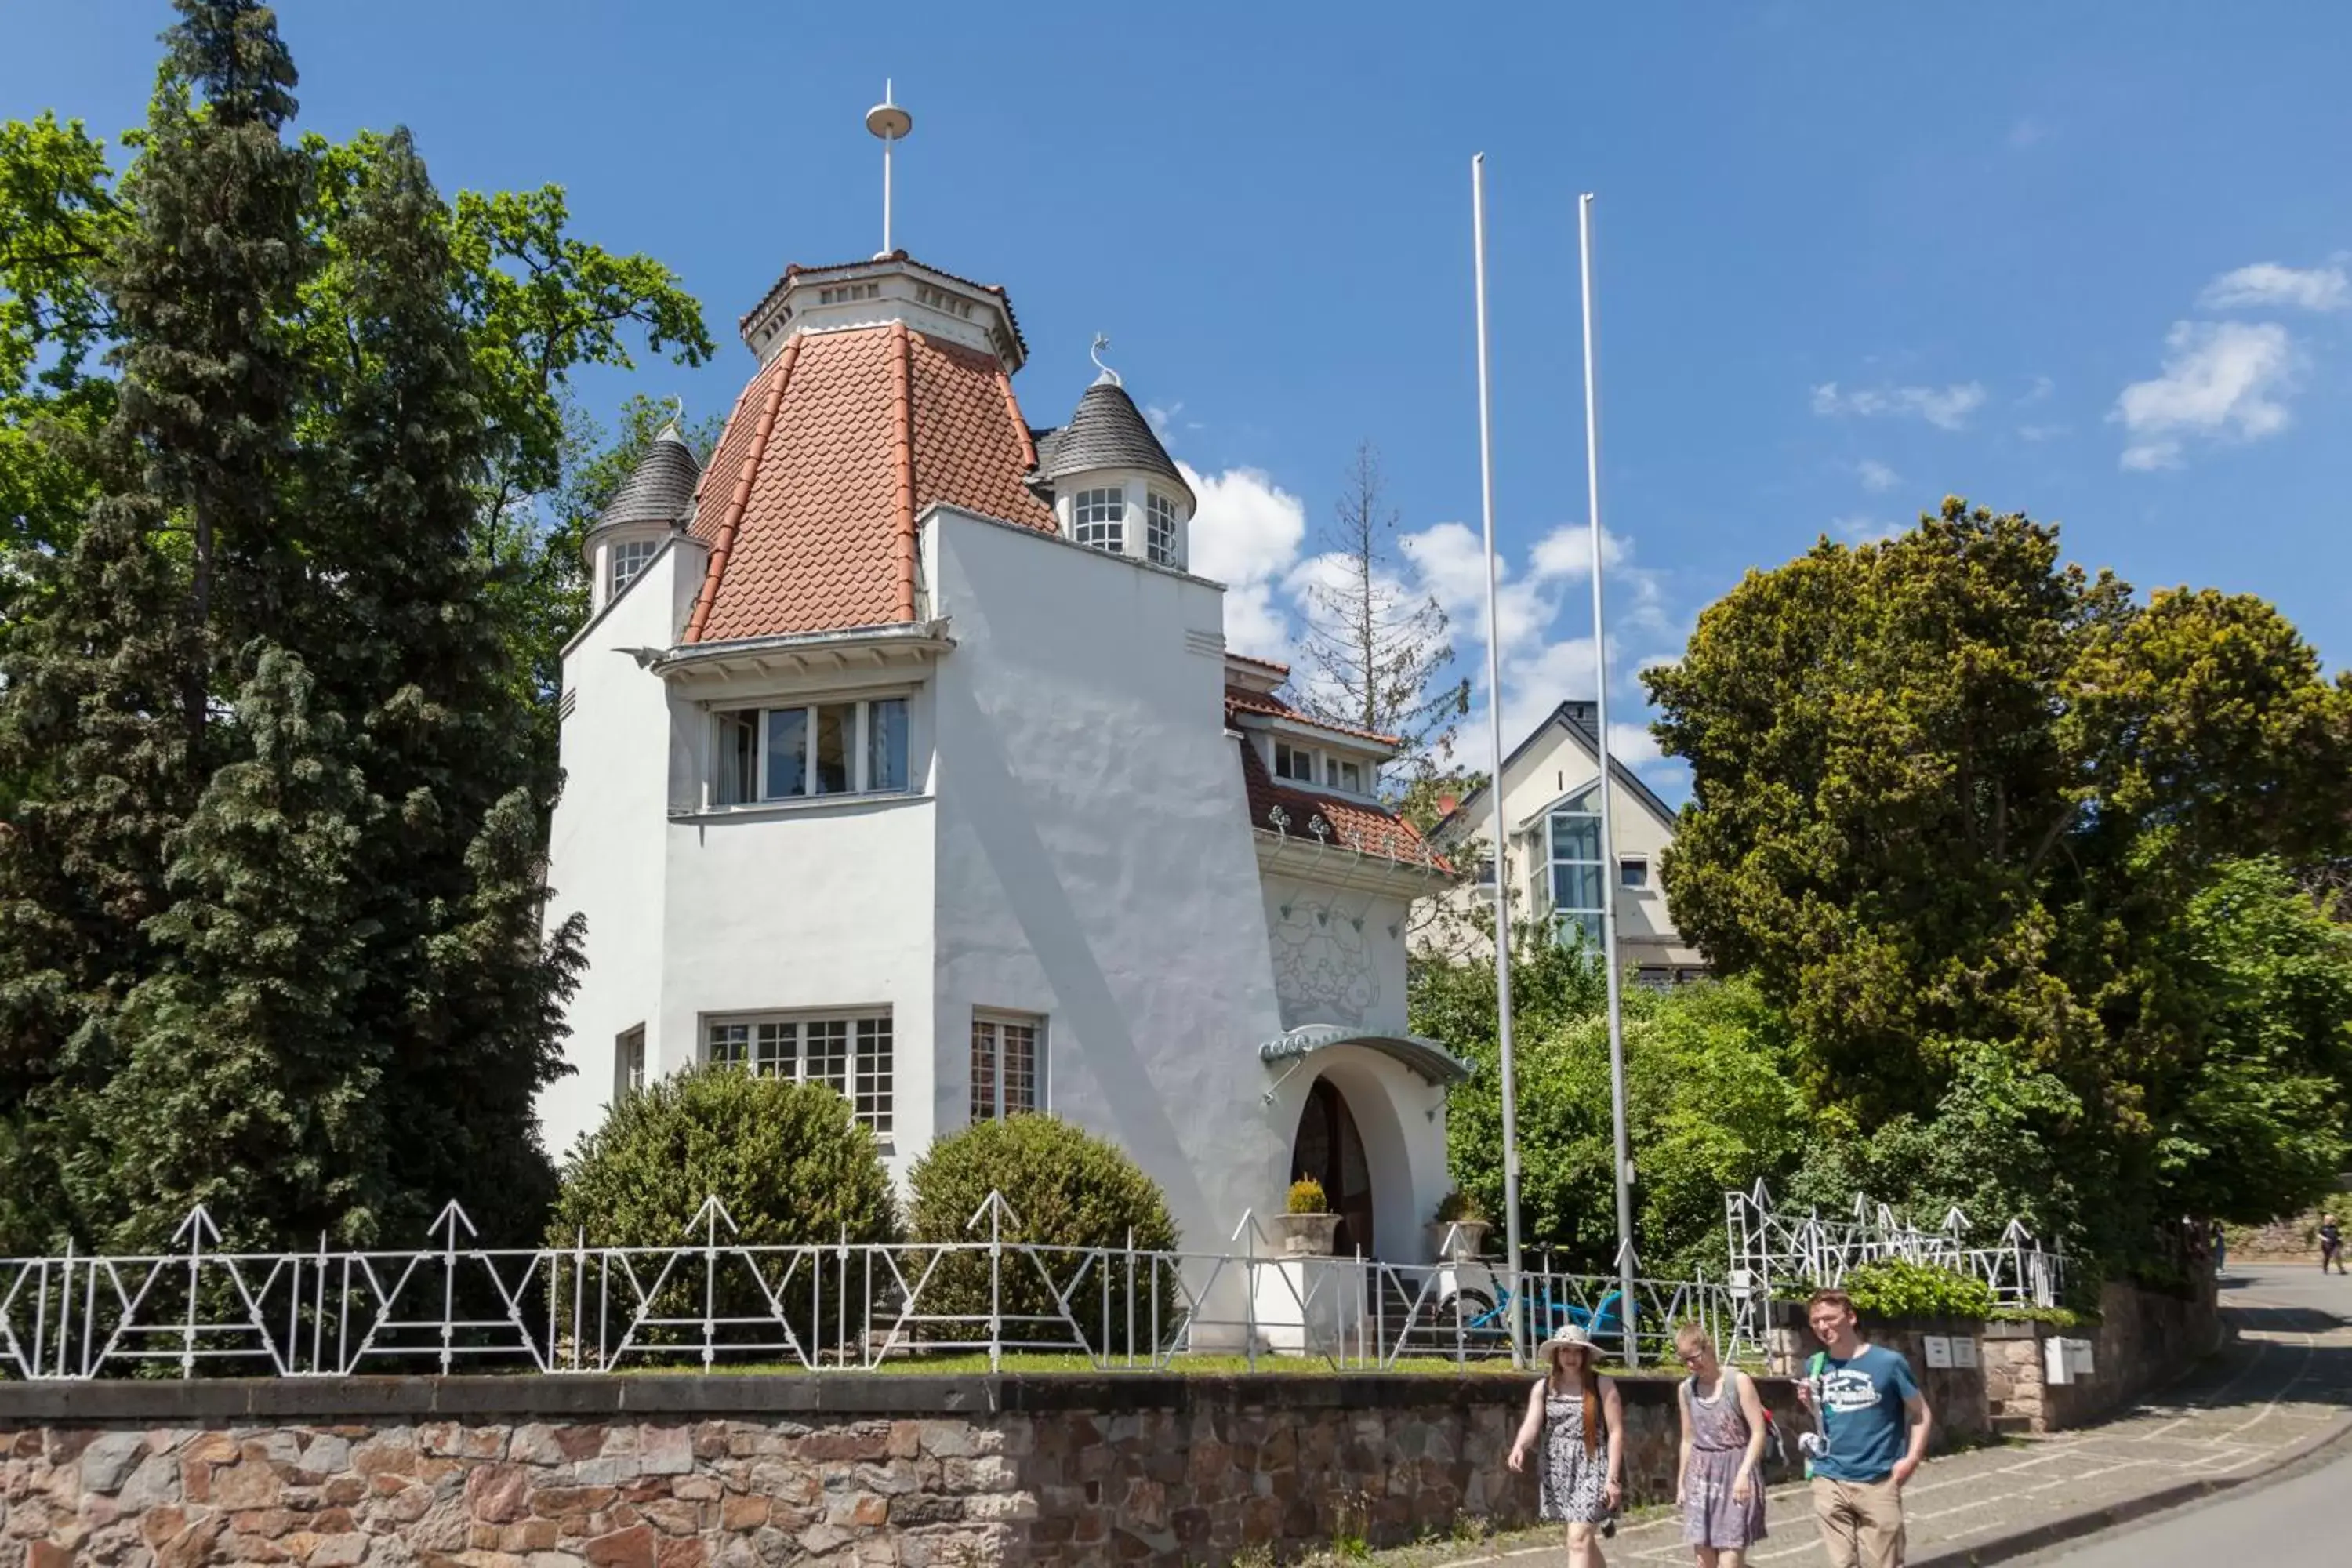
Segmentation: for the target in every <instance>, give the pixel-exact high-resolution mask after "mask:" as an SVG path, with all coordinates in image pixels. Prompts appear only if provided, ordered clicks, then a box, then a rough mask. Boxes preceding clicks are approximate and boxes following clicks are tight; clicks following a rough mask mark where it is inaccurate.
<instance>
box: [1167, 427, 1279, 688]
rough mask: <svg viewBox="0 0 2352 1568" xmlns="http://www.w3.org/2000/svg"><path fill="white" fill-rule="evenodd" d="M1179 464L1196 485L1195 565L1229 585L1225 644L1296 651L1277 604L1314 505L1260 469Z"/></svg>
mask: <svg viewBox="0 0 2352 1568" xmlns="http://www.w3.org/2000/svg"><path fill="white" fill-rule="evenodd" d="M1176 467H1177V468H1178V469H1179V470H1180V471H1181V473H1182V474H1183V476H1184V482H1185V483H1187V484H1189V485H1191V486H1192V494H1193V496H1194V497H1195V498H1197V500H1199V503H1200V504H1199V507H1198V509H1197V510H1195V511H1194V512H1193V514H1192V561H1191V565H1192V570H1193V571H1194V572H1196V573H1198V574H1201V575H1202V576H1203V577H1210V578H1214V579H1215V580H1216V581H1218V582H1220V583H1223V584H1224V585H1225V642H1226V645H1227V646H1228V647H1232V648H1233V649H1234V651H1235V652H1237V653H1249V654H1255V655H1257V656H1259V657H1260V658H1278V659H1287V658H1289V657H1290V650H1291V635H1290V621H1289V616H1288V614H1287V612H1286V610H1285V608H1284V607H1283V606H1282V605H1277V604H1276V602H1275V593H1276V588H1277V586H1278V585H1280V584H1282V583H1283V581H1284V580H1285V579H1286V578H1287V577H1288V576H1289V575H1290V574H1291V572H1292V571H1293V570H1294V569H1296V567H1297V563H1298V551H1299V547H1300V546H1301V545H1302V544H1304V543H1305V542H1306V540H1307V509H1306V507H1305V505H1304V504H1303V503H1301V502H1300V500H1299V499H1298V498H1297V496H1295V495H1292V494H1291V493H1290V492H1289V491H1288V490H1286V489H1283V488H1282V487H1281V486H1279V485H1277V484H1276V483H1275V482H1274V481H1273V480H1272V479H1269V478H1268V477H1267V476H1266V475H1265V473H1263V472H1262V471H1260V470H1258V469H1256V468H1228V469H1226V470H1225V471H1224V472H1223V473H1221V474H1203V473H1202V472H1201V471H1200V470H1198V469H1197V468H1193V467H1192V466H1191V465H1190V464H1188V463H1184V462H1181V461H1180V462H1179V463H1178V464H1177V465H1176Z"/></svg>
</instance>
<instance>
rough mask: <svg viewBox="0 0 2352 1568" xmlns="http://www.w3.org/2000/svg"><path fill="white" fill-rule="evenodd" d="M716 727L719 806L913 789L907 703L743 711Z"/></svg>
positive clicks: (887, 700) (881, 700)
mask: <svg viewBox="0 0 2352 1568" xmlns="http://www.w3.org/2000/svg"><path fill="white" fill-rule="evenodd" d="M714 720H715V723H714V731H713V738H712V755H711V775H712V776H711V791H710V795H711V803H712V804H713V805H756V804H758V803H760V802H762V801H772V800H806V799H811V798H814V797H815V796H819V795H904V794H905V793H906V792H907V790H908V761H907V700H906V699H905V698H903V697H868V698H862V699H859V700H855V701H838V702H812V703H807V704H804V705H803V704H796V705H794V706H793V707H790V708H738V709H730V710H726V711H724V712H720V713H719V714H716V715H715V716H714Z"/></svg>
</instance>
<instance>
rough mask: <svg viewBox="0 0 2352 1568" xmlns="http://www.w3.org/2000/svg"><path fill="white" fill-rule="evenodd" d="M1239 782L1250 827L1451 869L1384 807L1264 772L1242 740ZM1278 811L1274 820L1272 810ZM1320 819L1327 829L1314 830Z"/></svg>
mask: <svg viewBox="0 0 2352 1568" xmlns="http://www.w3.org/2000/svg"><path fill="white" fill-rule="evenodd" d="M1239 750H1240V752H1241V754H1242V781H1243V784H1244V787H1245V788H1246V790H1247V792H1248V795H1249V816H1250V826H1252V827H1255V828H1259V829H1262V830H1264V831H1265V832H1268V833H1276V832H1278V833H1281V834H1283V835H1285V836H1286V837H1291V838H1297V839H1300V840H1302V841H1306V842H1309V843H1313V842H1318V841H1319V842H1323V843H1328V844H1330V845H1333V846H1335V847H1340V848H1347V849H1356V850H1360V851H1361V852H1362V853H1364V854H1366V855H1373V856H1378V857H1379V858H1381V859H1384V860H1402V861H1403V862H1404V863H1406V864H1407V865H1411V866H1434V867H1435V868H1438V869H1439V870H1442V871H1449V872H1450V871H1452V870H1453V869H1454V867H1453V865H1452V863H1451V862H1449V861H1448V860H1447V859H1446V858H1445V857H1444V856H1443V855H1440V854H1438V853H1437V851H1435V850H1434V849H1432V848H1431V847H1429V846H1428V844H1427V843H1426V842H1425V841H1423V838H1422V837H1421V835H1420V834H1418V833H1416V832H1414V831H1413V826H1412V823H1410V822H1407V821H1406V820H1405V819H1404V818H1402V817H1401V816H1397V815H1396V813H1394V812H1392V811H1391V810H1389V809H1388V808H1387V807H1386V806H1381V805H1373V804H1372V803H1370V802H1369V801H1360V800H1351V799H1349V798H1348V797H1346V796H1344V795H1326V794H1324V793H1323V792H1322V791H1320V790H1316V789H1309V788H1307V786H1305V785H1303V784H1293V783H1291V782H1290V781H1288V780H1286V779H1277V778H1276V777H1275V776H1274V775H1273V774H1272V773H1268V772H1266V771H1265V763H1264V762H1263V761H1261V760H1260V759H1259V757H1258V754H1257V748H1256V747H1255V746H1253V745H1251V744H1250V743H1249V742H1247V741H1244V742H1240V746H1239ZM1276 812H1279V813H1280V814H1281V817H1280V820H1279V821H1277V819H1276V815H1275V814H1276ZM1318 822H1321V823H1322V824H1324V825H1325V826H1326V828H1327V830H1328V831H1327V832H1326V833H1323V834H1318V833H1317V832H1316V831H1315V825H1316V824H1317V823H1318Z"/></svg>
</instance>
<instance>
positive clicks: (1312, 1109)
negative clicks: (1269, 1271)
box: [1290, 1078, 1375, 1258]
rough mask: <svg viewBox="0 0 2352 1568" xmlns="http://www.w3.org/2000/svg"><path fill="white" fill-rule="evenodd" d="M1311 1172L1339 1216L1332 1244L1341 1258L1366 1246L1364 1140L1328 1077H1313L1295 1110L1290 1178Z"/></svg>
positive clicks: (1368, 1251) (1368, 1211)
mask: <svg viewBox="0 0 2352 1568" xmlns="http://www.w3.org/2000/svg"><path fill="white" fill-rule="evenodd" d="M1303 1176H1312V1177H1314V1178H1315V1180H1316V1181H1318V1182H1319V1183H1321V1184H1323V1194H1324V1196H1326V1197H1327V1198H1328V1199H1329V1200H1330V1202H1331V1212H1332V1213H1333V1214H1336V1215H1339V1235H1338V1236H1337V1237H1335V1238H1334V1245H1335V1247H1336V1249H1337V1250H1338V1252H1339V1255H1340V1256H1341V1257H1352V1256H1353V1255H1354V1254H1355V1253H1356V1252H1357V1250H1358V1249H1361V1250H1362V1252H1363V1254H1364V1256H1365V1257H1367V1258H1370V1257H1373V1256H1375V1254H1374V1252H1373V1250H1372V1172H1371V1165H1370V1163H1369V1162H1368V1161H1366V1160H1365V1158H1364V1140H1363V1136H1362V1134H1360V1132H1358V1131H1356V1118H1355V1115H1354V1113H1353V1112H1351V1111H1350V1110H1349V1109H1348V1098H1347V1096H1345V1095H1343V1094H1341V1093H1340V1092H1339V1088H1338V1086H1336V1085H1334V1084H1333V1083H1332V1081H1331V1080H1330V1079H1328V1078H1318V1079H1316V1080H1315V1086H1314V1087H1313V1088H1312V1089H1308V1090H1307V1104H1306V1105H1305V1106H1304V1107H1303V1108H1302V1109H1301V1110H1300V1111H1299V1113H1298V1138H1297V1142H1295V1143H1293V1144H1292V1146H1291V1152H1290V1179H1291V1180H1292V1181H1294V1182H1295V1181H1297V1180H1298V1179H1300V1178H1301V1177H1303Z"/></svg>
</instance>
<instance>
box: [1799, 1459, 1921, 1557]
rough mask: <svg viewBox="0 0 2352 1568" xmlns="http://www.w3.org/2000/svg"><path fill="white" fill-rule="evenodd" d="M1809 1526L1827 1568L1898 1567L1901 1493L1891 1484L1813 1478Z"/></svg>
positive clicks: (1901, 1541)
mask: <svg viewBox="0 0 2352 1568" xmlns="http://www.w3.org/2000/svg"><path fill="white" fill-rule="evenodd" d="M1813 1522H1814V1523H1816V1524H1818V1525H1820V1526H1821V1529H1822V1547H1823V1548H1824V1549H1825V1550H1826V1551H1827V1552H1829V1554H1830V1563H1831V1568H1903V1491H1902V1489H1901V1488H1899V1487H1897V1486H1896V1485H1895V1482H1894V1480H1893V1479H1892V1478H1890V1479H1886V1480H1883V1481H1833V1480H1832V1479H1830V1478H1829V1477H1827V1476H1815V1477H1814V1478H1813Z"/></svg>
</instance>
